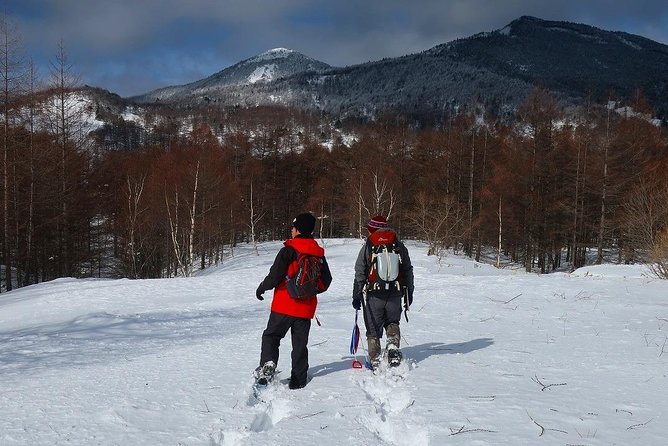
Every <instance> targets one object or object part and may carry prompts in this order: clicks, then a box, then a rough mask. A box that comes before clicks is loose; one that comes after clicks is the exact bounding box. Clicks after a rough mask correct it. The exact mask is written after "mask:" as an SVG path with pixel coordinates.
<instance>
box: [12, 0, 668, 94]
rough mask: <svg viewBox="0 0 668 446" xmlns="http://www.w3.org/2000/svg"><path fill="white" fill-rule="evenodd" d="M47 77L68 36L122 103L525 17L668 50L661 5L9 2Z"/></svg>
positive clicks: (433, 0)
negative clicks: (269, 56)
mask: <svg viewBox="0 0 668 446" xmlns="http://www.w3.org/2000/svg"><path fill="white" fill-rule="evenodd" d="M3 3H4V9H5V11H6V13H7V16H8V20H9V22H10V23H11V24H13V25H14V28H15V30H16V31H15V32H16V34H17V36H18V37H19V40H20V42H21V47H22V49H23V51H24V53H25V54H26V56H27V57H30V58H32V59H33V60H34V61H35V63H36V65H37V67H38V68H39V70H40V72H41V75H42V77H44V78H46V77H48V63H49V60H53V59H54V55H55V54H56V52H57V48H58V44H59V42H60V41H61V40H62V42H63V44H64V47H65V50H66V52H67V55H68V58H69V62H70V63H71V64H72V65H73V69H74V71H75V72H76V73H77V74H78V75H79V77H80V78H81V81H82V82H83V83H86V84H88V85H94V86H97V87H102V88H105V89H107V90H110V91H112V92H114V93H118V94H120V95H121V96H130V95H134V94H140V93H145V92H147V91H149V90H152V89H155V88H159V87H164V86H168V85H176V84H183V83H188V82H193V81H195V80H198V79H201V78H204V77H207V76H209V75H211V74H213V73H215V72H217V71H220V70H222V69H224V68H226V67H228V66H230V65H233V64H235V63H237V62H239V61H241V60H243V59H247V58H249V57H252V56H255V55H257V54H260V53H262V52H264V51H266V50H268V49H271V48H277V47H284V48H290V49H293V50H296V51H299V52H301V53H304V54H306V55H307V56H310V57H313V58H314V59H318V60H321V61H323V62H326V63H328V64H330V65H333V66H346V65H353V64H358V63H363V62H368V61H372V60H379V59H382V58H384V57H396V56H402V55H405V54H409V53H414V52H418V51H423V50H425V49H428V48H431V47H433V46H435V45H438V44H441V43H446V42H449V41H451V40H454V39H457V38H460V37H467V36H470V35H472V34H476V33H478V32H482V31H491V30H495V29H499V28H502V27H504V26H505V25H507V24H508V23H509V22H511V21H512V20H514V19H516V18H518V17H520V16H522V15H532V16H535V17H539V18H543V19H548V20H567V21H573V22H579V23H586V24H589V25H593V26H597V27H599V28H602V29H606V30H611V31H625V32H629V33H632V34H639V35H642V36H644V37H647V38H650V39H653V40H656V41H659V42H661V43H664V44H668V2H667V1H665V0H659V1H649V0H635V1H626V0H622V1H617V0H561V1H553V0H549V1H548V0H412V1H407V0H354V1H353V0H326V1H324V0H266V1H261V0H3Z"/></svg>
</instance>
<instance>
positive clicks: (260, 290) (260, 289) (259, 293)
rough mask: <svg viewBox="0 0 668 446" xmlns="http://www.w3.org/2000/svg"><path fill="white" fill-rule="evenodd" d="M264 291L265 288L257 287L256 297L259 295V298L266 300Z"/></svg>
mask: <svg viewBox="0 0 668 446" xmlns="http://www.w3.org/2000/svg"><path fill="white" fill-rule="evenodd" d="M262 293H264V290H263V289H262V288H260V287H257V290H255V297H257V300H264V297H262Z"/></svg>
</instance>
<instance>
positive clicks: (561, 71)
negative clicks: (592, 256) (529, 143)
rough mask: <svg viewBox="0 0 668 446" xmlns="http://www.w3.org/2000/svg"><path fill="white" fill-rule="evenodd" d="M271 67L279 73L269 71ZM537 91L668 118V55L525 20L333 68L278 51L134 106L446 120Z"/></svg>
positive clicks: (649, 45) (582, 27)
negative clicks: (648, 108) (617, 102)
mask: <svg viewBox="0 0 668 446" xmlns="http://www.w3.org/2000/svg"><path fill="white" fill-rule="evenodd" d="M268 62H271V63H268ZM535 86H541V87H543V88H546V89H547V90H549V91H550V93H551V94H552V95H553V96H554V97H555V98H556V99H557V100H558V101H560V102H562V103H564V104H575V105H577V104H578V103H582V102H584V101H585V100H587V98H592V99H593V100H596V101H600V102H605V100H606V98H607V97H612V96H615V99H617V98H618V97H622V98H628V97H631V95H632V94H633V92H634V91H635V90H637V89H640V90H642V91H643V92H644V94H645V95H646V96H647V98H648V100H649V102H650V104H651V105H652V106H653V107H654V108H655V109H656V111H657V114H658V115H659V116H663V117H665V116H666V115H668V46H666V45H663V44H661V43H658V42H655V41H652V40H650V39H647V38H645V37H642V36H637V35H633V34H629V33H625V32H621V31H605V30H602V29H599V28H596V27H593V26H590V25H586V24H580V23H571V22H564V21H550V20H543V19H539V18H535V17H531V16H522V17H520V18H518V19H515V20H513V21H512V22H510V23H509V24H508V25H506V26H504V27H502V28H500V29H497V30H493V31H489V32H481V33H478V34H475V35H472V36H469V37H465V38H461V39H456V40H453V41H451V42H447V43H444V44H440V45H436V46H434V47H432V48H429V49H427V50H424V51H422V52H419V53H413V54H408V55H404V56H400V57H396V58H386V59H382V60H379V61H372V62H366V63H363V64H357V65H351V66H347V67H332V66H330V65H328V64H326V63H324V62H320V61H317V60H315V59H312V58H309V57H307V56H304V55H303V54H301V53H298V52H296V51H293V50H288V49H285V48H277V49H274V50H269V51H267V52H265V53H262V54H260V55H257V56H254V57H251V58H249V59H246V60H243V61H241V62H239V63H237V64H234V65H232V66H230V67H228V68H225V69H223V70H221V71H219V72H218V73H215V74H213V75H211V76H209V77H207V78H204V79H201V80H198V81H195V82H192V83H189V84H185V85H182V86H173V87H165V88H163V89H158V90H154V91H152V92H149V93H146V94H145V95H140V96H136V97H132V98H128V99H129V100H130V101H132V102H135V103H138V104H149V103H153V102H166V103H170V104H174V105H177V106H188V107H190V106H196V105H198V104H205V103H206V104H210V103H214V104H219V105H221V106H232V105H240V106H259V105H283V106H288V107H298V108H302V109H306V110H317V111H325V112H328V113H332V114H340V115H344V116H364V117H371V118H373V117H374V116H376V115H378V114H379V113H383V112H401V113H409V114H414V115H422V116H431V117H437V116H442V115H444V114H446V113H449V112H451V111H452V110H454V109H460V108H462V107H466V106H469V105H471V104H472V103H483V104H485V105H486V106H488V107H489V108H490V110H491V111H492V112H494V113H497V114H504V113H506V112H510V111H512V110H513V109H515V108H516V107H517V106H518V105H519V104H520V103H521V102H522V101H523V100H524V98H525V97H526V96H527V94H528V92H529V91H530V90H531V89H532V88H534V87H535Z"/></svg>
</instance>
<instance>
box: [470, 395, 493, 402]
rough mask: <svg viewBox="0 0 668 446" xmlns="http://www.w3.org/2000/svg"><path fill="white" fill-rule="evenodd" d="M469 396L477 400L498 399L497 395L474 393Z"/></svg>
mask: <svg viewBox="0 0 668 446" xmlns="http://www.w3.org/2000/svg"><path fill="white" fill-rule="evenodd" d="M469 398H470V399H472V400H477V401H494V400H495V399H496V395H484V396H478V395H473V396H470V397H469Z"/></svg>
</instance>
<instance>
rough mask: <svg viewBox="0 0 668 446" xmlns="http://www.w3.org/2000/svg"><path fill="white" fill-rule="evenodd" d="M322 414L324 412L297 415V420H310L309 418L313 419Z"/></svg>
mask: <svg viewBox="0 0 668 446" xmlns="http://www.w3.org/2000/svg"><path fill="white" fill-rule="evenodd" d="M324 412H325V411H324V410H321V411H320V412H316V413H311V414H307V415H297V418H299V419H300V420H303V419H304V418H311V417H314V416H316V415H320V414H321V413H324Z"/></svg>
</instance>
